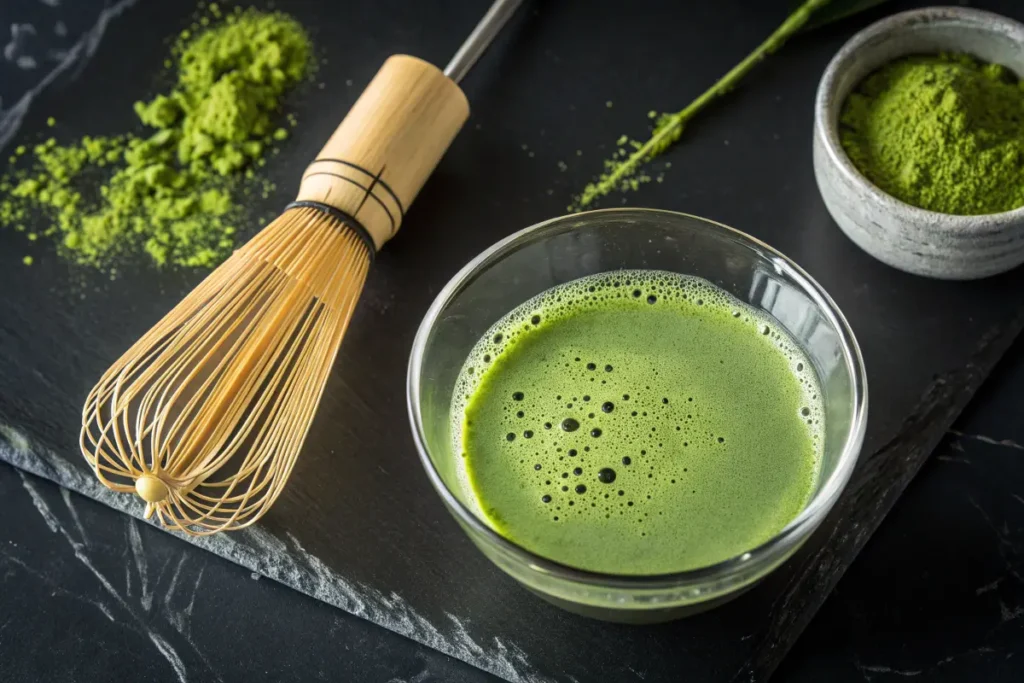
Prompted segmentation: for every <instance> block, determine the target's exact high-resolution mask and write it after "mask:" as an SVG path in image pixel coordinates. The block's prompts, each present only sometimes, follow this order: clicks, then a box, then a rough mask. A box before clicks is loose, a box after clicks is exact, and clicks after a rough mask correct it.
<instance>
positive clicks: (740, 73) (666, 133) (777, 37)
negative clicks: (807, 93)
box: [579, 0, 829, 208]
mask: <svg viewBox="0 0 1024 683" xmlns="http://www.w3.org/2000/svg"><path fill="white" fill-rule="evenodd" d="M828 3H829V0H807V1H806V2H804V4H802V5H801V6H800V7H799V8H798V9H797V10H796V11H795V12H793V14H791V15H790V16H789V18H787V19H786V20H785V21H784V22H782V24H781V25H780V26H779V27H778V28H777V29H775V31H774V33H772V34H771V35H770V36H769V37H768V39H767V40H765V41H764V42H763V43H761V44H760V45H758V46H757V49H755V50H754V51H753V52H751V53H750V54H749V55H747V56H746V58H744V60H743V61H742V62H740V63H739V64H737V65H736V66H734V67H733V68H732V69H731V70H730V71H729V73H727V74H725V76H723V77H722V78H720V79H719V80H718V82H717V83H715V84H714V85H712V86H711V87H710V88H708V89H707V90H705V91H704V93H702V94H701V95H700V97H698V98H697V99H695V100H694V101H693V102H691V103H690V105H689V106H687V107H686V108H685V109H683V110H681V111H679V112H676V113H675V114H669V115H666V116H664V117H662V119H661V120H660V121H659V124H658V126H657V129H656V131H655V132H654V135H652V136H651V138H650V139H649V140H648V141H647V142H645V143H644V144H643V145H642V146H640V148H639V149H637V150H636V151H635V152H633V154H631V155H630V156H629V158H627V159H625V160H623V161H622V162H621V163H620V164H617V165H616V167H615V169H614V170H612V171H611V172H609V173H608V174H606V175H605V176H603V177H602V178H601V179H600V180H599V181H598V182H597V183H595V184H594V185H592V186H591V187H589V188H587V189H586V190H584V192H583V194H582V195H581V196H580V199H579V207H580V208H583V207H586V206H587V205H589V204H590V203H592V202H593V201H594V200H595V199H597V198H599V197H603V196H604V195H606V194H608V193H609V192H611V191H613V190H614V189H615V188H617V187H618V186H619V183H621V182H622V180H623V179H624V178H626V177H628V176H629V175H631V174H632V173H633V172H635V171H636V169H637V167H638V166H639V165H640V164H642V163H644V162H645V161H649V160H650V159H651V158H653V157H654V156H656V155H657V153H658V152H660V151H661V150H663V149H664V148H665V147H667V146H668V145H670V144H671V143H672V142H674V141H675V140H676V139H678V137H679V135H680V133H681V132H682V130H683V127H684V126H685V125H686V123H687V122H688V121H689V120H690V119H692V118H693V117H694V116H695V115H696V114H697V113H698V112H699V111H700V110H701V109H703V108H704V107H706V106H707V105H708V104H709V103H710V102H711V101H712V100H714V99H715V98H717V97H719V96H721V95H724V94H725V93H727V92H728V91H729V90H731V89H732V88H733V87H734V86H735V85H736V84H737V83H738V82H739V81H740V79H742V78H743V77H744V76H745V75H747V73H748V72H749V71H750V70H751V69H752V68H754V66H755V65H756V64H757V63H758V62H760V61H761V60H762V59H764V58H765V57H766V56H768V55H769V54H771V53H772V52H774V51H775V50H777V49H779V48H780V47H782V45H783V43H785V42H786V41H787V40H788V39H789V38H790V37H791V36H792V35H793V34H795V33H796V32H797V31H799V30H800V29H801V28H803V26H804V24H806V23H807V20H808V19H810V17H811V15H812V14H813V13H814V12H815V11H816V10H818V9H821V8H822V7H824V6H825V5H827V4H828Z"/></svg>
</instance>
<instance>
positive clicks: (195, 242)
mask: <svg viewBox="0 0 1024 683" xmlns="http://www.w3.org/2000/svg"><path fill="white" fill-rule="evenodd" d="M210 25H212V28H209V29H207V28H205V27H207V26H210ZM311 51H312V50H311V44H310V41H309V38H308V36H307V35H306V32H305V31H304V30H303V28H302V27H301V26H300V25H299V24H298V23H297V22H296V21H295V20H294V19H292V18H291V17H289V16H287V15H285V14H282V13H279V12H274V13H265V12H260V11H257V10H253V9H249V10H242V9H241V8H235V10H234V11H232V12H230V13H225V12H222V11H221V10H220V9H219V8H218V6H217V5H215V4H211V5H209V6H208V8H207V14H205V15H203V16H202V17H200V18H199V19H198V20H197V22H196V23H195V24H194V25H193V26H192V27H191V29H189V30H186V31H183V32H182V33H181V34H180V35H179V36H178V38H177V40H176V42H175V44H174V46H173V48H172V59H171V60H169V63H170V64H171V65H172V66H175V67H176V70H177V82H176V84H175V86H174V87H173V88H172V89H171V91H170V92H168V93H166V94H160V95H157V96H156V97H154V98H153V99H152V100H150V101H149V102H137V103H136V104H135V113H136V115H137V116H138V119H139V121H140V122H141V123H142V124H144V125H145V126H147V127H149V128H150V129H152V130H151V132H150V133H148V134H143V135H138V134H135V133H129V134H125V135H120V136H112V137H89V136H86V137H83V138H82V139H80V140H78V141H76V142H72V143H70V144H66V145H62V144H58V143H57V141H56V140H55V139H53V138H51V139H49V140H46V141H45V142H43V143H41V144H38V145H36V146H35V147H34V148H33V149H32V150H31V155H30V157H29V166H28V168H19V169H17V170H15V171H13V172H10V173H8V175H7V176H5V177H4V178H3V179H0V196H2V197H3V198H2V199H0V225H4V226H7V227H14V228H15V229H16V230H19V231H24V229H25V228H24V225H23V223H24V222H26V221H27V220H29V219H30V218H32V217H33V216H37V215H39V214H42V216H43V217H44V219H43V220H40V221H39V223H40V224H43V225H45V226H46V227H45V228H43V229H41V230H39V232H40V233H41V234H42V235H44V236H46V237H51V238H53V239H54V240H55V241H56V242H57V243H58V250H59V252H60V253H61V254H62V255H63V256H65V257H67V258H68V259H70V260H71V261H72V262H74V263H77V264H80V265H86V266H95V267H100V268H107V267H110V266H111V264H112V263H113V261H114V259H116V258H117V257H119V256H122V255H126V254H130V253H138V252H140V251H141V252H144V253H145V254H147V255H148V257H149V258H150V259H151V260H152V261H153V262H154V263H155V264H157V265H161V266H162V265H165V264H172V265H176V266H200V267H201V266H212V265H215V264H216V263H218V262H219V261H221V260H222V259H223V258H225V257H226V256H227V255H228V254H230V253H231V250H232V248H233V246H234V243H235V232H236V226H237V224H238V223H239V222H240V221H241V220H242V219H243V218H244V217H245V214H244V209H243V207H242V206H241V205H240V204H241V199H242V198H243V197H244V196H245V195H246V194H251V193H252V192H253V191H254V190H255V191H262V193H263V196H267V193H268V192H269V190H270V189H271V187H272V186H270V184H269V183H268V182H267V181H262V183H261V182H260V181H258V180H257V179H255V177H254V174H253V168H254V167H259V166H262V165H263V163H264V157H265V156H266V155H267V154H268V152H270V151H271V147H272V145H273V143H274V142H275V141H281V140H284V139H286V138H287V137H288V131H287V130H285V129H284V128H281V127H279V126H277V125H275V119H276V118H277V112H278V109H279V107H280V104H281V99H282V96H283V95H284V93H285V92H286V91H287V90H288V89H289V88H291V87H293V86H295V85H296V84H298V83H299V82H300V81H301V80H302V79H303V78H304V77H305V76H306V75H307V74H308V73H309V71H310V69H311V67H312V65H313V60H312V57H311ZM289 122H290V123H292V124H293V125H294V118H290V119H289ZM47 123H48V125H50V126H52V125H53V123H54V120H53V119H52V118H50V119H48V121H47ZM15 152H16V155H17V156H21V155H22V154H25V153H26V150H25V148H24V147H23V146H22V147H18V148H17V149H16V150H15ZM29 238H30V239H32V235H30V236H29ZM28 262H29V261H26V263H28Z"/></svg>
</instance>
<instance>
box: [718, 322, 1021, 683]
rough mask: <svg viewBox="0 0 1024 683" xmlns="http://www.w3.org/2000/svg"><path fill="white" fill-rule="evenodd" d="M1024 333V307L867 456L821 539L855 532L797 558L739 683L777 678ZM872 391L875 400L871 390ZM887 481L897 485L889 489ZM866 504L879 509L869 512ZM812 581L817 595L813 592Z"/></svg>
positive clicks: (739, 674)
mask: <svg viewBox="0 0 1024 683" xmlns="http://www.w3.org/2000/svg"><path fill="white" fill-rule="evenodd" d="M1022 329H1024V307H1022V308H1018V309H1017V310H1016V312H1015V314H1014V316H1013V318H1012V319H1011V320H1010V321H1009V322H1008V323H1006V324H1004V325H1000V326H997V327H994V328H992V329H990V330H989V331H988V333H986V334H985V336H983V337H982V338H981V340H980V342H979V345H978V346H977V347H976V349H975V351H974V354H973V355H972V357H971V359H970V361H969V362H968V363H967V365H965V366H964V368H962V369H960V370H958V371H956V372H951V373H947V374H945V375H941V376H937V377H936V378H935V379H934V380H933V381H932V383H931V384H930V385H929V387H928V390H927V391H926V392H925V394H924V396H922V397H921V400H920V401H919V402H918V404H917V406H916V407H915V409H914V411H913V412H912V413H911V414H910V415H909V416H908V417H907V418H906V420H904V423H903V426H902V427H901V429H900V431H899V433H897V435H896V436H895V437H894V438H893V439H892V440H891V441H889V442H888V443H886V444H885V445H884V446H882V448H881V449H879V450H878V451H876V452H875V453H872V454H871V455H869V456H864V455H863V454H862V455H861V461H860V462H859V463H858V465H857V469H856V470H855V472H854V477H853V479H851V481H850V483H849V484H848V486H847V488H846V490H845V491H844V492H843V495H842V497H841V498H840V499H839V501H838V502H837V503H836V506H835V507H834V508H833V509H832V512H831V513H830V514H829V516H828V517H827V518H826V520H825V521H824V522H822V525H821V527H819V529H818V531H816V532H815V533H817V534H821V533H822V530H823V529H825V528H828V525H829V524H830V523H833V522H835V520H837V519H844V520H846V521H847V523H848V522H849V521H851V520H852V521H854V522H855V523H856V525H855V526H854V527H853V528H852V529H851V528H844V525H842V524H835V523H833V524H832V529H831V534H830V536H829V538H828V539H827V540H824V541H822V542H821V543H820V545H819V547H818V548H817V549H816V550H815V552H813V553H809V554H806V555H801V554H798V555H797V556H796V558H795V559H797V560H798V561H799V565H798V566H796V567H794V568H793V569H792V570H791V571H790V572H789V573H790V580H789V582H788V584H787V585H786V589H785V590H784V591H782V593H781V594H780V595H779V598H778V599H777V600H776V601H775V603H774V604H773V606H772V614H771V616H770V617H769V619H768V623H769V624H771V625H772V629H771V631H770V632H769V633H768V634H767V637H766V638H765V639H764V640H763V641H762V642H761V643H760V645H759V646H758V647H756V648H755V650H754V653H755V654H754V656H753V658H752V659H751V660H750V661H749V662H747V663H746V664H745V665H744V666H743V667H742V668H740V670H739V671H737V673H736V674H735V676H733V678H732V679H731V680H732V681H733V682H737V683H738V682H739V681H747V680H749V681H763V680H767V679H768V678H769V677H770V676H771V674H772V673H773V672H774V671H775V669H776V668H777V667H778V665H779V664H780V663H781V662H782V659H783V658H784V657H785V656H786V654H787V653H788V652H789V649H790V648H791V647H792V646H793V644H794V643H795V642H796V639H797V637H799V635H800V634H801V633H802V632H803V630H804V628H806V627H807V625H808V624H809V623H810V622H811V619H812V618H813V617H814V615H815V614H816V613H817V612H818V610H819V609H820V608H821V606H822V605H823V604H824V602H825V599H826V598H827V597H828V595H829V594H830V593H831V592H832V590H833V589H834V588H835V586H836V584H837V583H839V580H840V579H841V578H842V576H843V574H844V573H845V572H846V569H847V568H848V567H849V566H850V565H851V564H853V561H854V560H855V559H856V558H857V555H859V554H860V551H861V550H862V549H863V548H864V545H865V544H866V543H867V542H868V540H869V539H870V538H871V535H872V534H874V532H875V530H876V529H878V527H879V526H880V525H881V523H882V521H883V520H884V519H885V518H886V516H887V515H888V514H889V511H890V510H891V509H892V507H893V506H894V505H895V504H896V501H897V500H898V499H899V497H900V496H901V495H902V494H903V491H904V490H906V488H907V486H908V485H909V484H910V482H911V481H912V480H913V479H914V477H915V476H916V475H917V473H918V472H919V471H920V469H921V467H922V466H923V465H924V464H925V462H927V460H928V458H929V457H930V456H931V454H932V453H933V452H934V451H935V449H936V448H937V447H938V446H939V444H940V443H941V442H942V440H943V438H945V436H946V434H947V432H948V430H949V428H950V427H951V426H952V425H953V422H954V421H955V420H956V418H957V417H958V416H959V415H960V413H961V412H963V410H964V409H965V408H966V407H967V405H968V404H969V403H970V402H971V400H972V399H973V398H974V395H975V394H976V393H977V391H978V389H980V388H981V386H982V384H983V382H984V381H985V379H986V378H987V377H988V376H989V374H990V373H991V372H992V370H993V369H994V368H995V366H996V364H997V363H998V362H999V360H1000V359H1001V358H1002V357H1003V356H1004V355H1005V354H1006V352H1007V351H1008V350H1009V348H1010V346H1011V345H1012V344H1013V342H1014V341H1015V340H1016V339H1017V337H1018V336H1019V335H1020V332H1021V330H1022ZM959 382H963V385H962V386H961V385H958V383H959ZM868 391H869V401H870V387H869V388H868ZM870 419H871V418H870V405H869V408H868V420H869V421H870ZM887 481H891V482H892V484H891V485H889V486H886V482H887ZM866 502H872V503H874V505H873V506H870V509H869V506H867V505H865V503H866ZM837 536H838V537H839V538H838V539H837ZM813 538H814V537H813V536H812V539H813ZM791 562H792V560H791ZM812 582H814V583H816V584H817V586H818V590H814V591H809V590H806V588H807V586H808V585H809V584H811V583H812ZM801 588H803V589H804V590H803V591H801V590H800V589H801Z"/></svg>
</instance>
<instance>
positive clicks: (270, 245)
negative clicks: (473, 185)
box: [80, 0, 520, 535]
mask: <svg viewBox="0 0 1024 683" xmlns="http://www.w3.org/2000/svg"><path fill="white" fill-rule="evenodd" d="M519 1H520V0H498V1H497V2H495V3H494V5H493V6H492V7H491V9H490V11H489V12H488V13H487V15H486V16H485V17H484V19H483V20H482V21H481V22H480V24H479V25H478V26H477V28H476V30H475V31H474V32H473V34H472V35H471V36H470V38H469V39H468V40H467V42H466V43H465V44H464V45H463V47H462V48H461V49H460V50H459V52H458V53H457V54H456V56H455V58H454V59H453V60H452V62H451V63H450V64H449V65H448V67H447V69H446V70H445V72H441V71H440V70H439V69H437V68H436V67H434V66H432V65H430V64H428V63H426V62H424V61H421V60H419V59H416V58H414V57H407V56H394V57H391V58H390V59H388V60H387V61H386V62H385V63H384V65H383V66H382V67H381V69H380V71H379V72H378V73H377V75H376V76H375V77H374V79H373V81H372V82H371V83H370V85H369V86H368V87H367V89H366V90H365V91H364V92H363V94H362V95H361V96H360V97H359V100H358V101H357V102H356V104H355V105H354V106H353V108H352V109H351V111H350V112H349V114H348V115H347V116H346V117H345V119H344V121H342V123H341V125H340V126H339V127H338V129H337V130H336V131H335V132H334V134H333V135H332V136H331V138H330V139H329V140H328V141H327V144H326V145H324V148H323V149H322V150H321V152H320V154H319V155H318V156H317V158H316V160H314V161H313V163H311V164H310V165H309V167H308V168H307V169H306V172H305V173H304V174H303V177H302V183H301V185H300V187H299V193H298V197H297V200H296V201H295V202H294V203H292V204H291V205H289V206H288V207H287V208H286V210H285V212H284V213H283V214H282V215H281V216H280V217H279V218H277V219H276V220H275V221H273V222H272V223H271V224H270V225H268V226H267V227H265V228H264V229H263V230H262V231H260V232H259V233H258V234H257V235H256V236H255V237H254V238H253V239H252V240H250V241H249V242H248V243H247V244H246V245H245V246H243V247H241V248H240V249H238V250H237V251H236V252H235V253H234V254H233V255H232V256H231V257H230V258H229V259H228V260H227V261H225V262H224V263H223V264H222V265H221V266H220V267H218V268H217V269H216V270H215V271H213V272H212V273H211V274H210V275H209V276H208V277H207V278H206V279H205V280H204V281H203V282H202V283H201V284H200V285H199V286H198V287H197V288H196V289H195V290H193V291H192V292H191V293H190V294H189V295H188V296H186V297H185V299H184V300H182V301H181V302H180V303H179V304H178V305H177V306H175V307H174V308H173V309H172V310H171V312H170V313H168V314H167V315H166V316H165V317H164V318H163V319H162V320H161V321H160V322H158V323H157V324H156V325H155V326H154V327H153V328H152V329H151V330H150V331H149V332H148V333H146V335H145V336H143V337H142V338H141V339H139V341H137V342H136V343H135V344H134V345H133V346H132V347H131V348H130V349H128V351H127V352H126V353H125V354H124V355H123V356H122V357H121V358H120V359H119V360H118V361H117V362H116V363H114V365H113V366H112V367H111V368H110V369H109V370H107V372H106V373H105V374H104V375H103V376H102V377H101V378H100V380H99V383H98V384H97V385H96V386H95V388H93V390H92V391H91V392H90V394H89V396H88V398H87V399H86V403H85V407H84V409H83V411H82V433H81V439H80V443H81V448H82V453H83V455H84V456H85V458H86V460H88V462H89V464H90V465H91V466H92V468H93V471H94V472H95V473H96V476H97V477H98V478H99V479H100V481H101V482H103V484H105V485H106V486H107V487H109V488H111V489H113V490H115V491H121V492H126V493H130V492H135V493H137V494H138V495H139V496H140V497H142V499H143V500H145V501H146V517H147V518H148V517H151V516H152V515H153V514H156V516H157V518H158V519H159V520H160V521H161V523H162V524H164V525H165V526H168V527H171V528H174V529H178V530H180V531H183V532H185V533H188V534H196V535H206V534H212V533H216V532H218V531H223V530H231V529H238V528H241V527H244V526H247V525H249V524H252V523H253V522H255V521H256V520H257V519H259V518H260V517H261V516H262V515H263V514H264V513H265V512H266V511H267V510H268V509H269V508H270V506H271V505H272V504H273V503H274V501H275V500H276V499H277V497H278V496H279V495H280V493H281V491H282V489H283V487H284V485H285V484H286V482H287V480H288V476H289V475H290V474H291V471H292V468H293V467H294V465H295V461H296V458H297V457H298V455H299V452H300V450H301V448H302V444H303V441H304V440H305V438H306V434H307V432H308V430H309V425H310V423H311V422H312V419H313V416H314V414H315V413H316V409H317V405H318V403H319V401H320V396H321V394H322V393H323V390H324V385H325V383H326V381H327V377H328V374H329V373H330V370H331V367H332V365H333V363H334V359H335V356H336V354H337V352H338V347H339V346H340V344H341V340H342V337H343V336H344V334H345V330H346V328H347V327H348V324H349V320H350V319H351V316H352V311H353V310H354V308H355V305H356V302H357V301H358V299H359V295H360V293H361V291H362V288H363V284H364V282H365V280H366V275H367V272H368V271H369V267H370V261H371V259H372V258H373V254H374V253H375V252H376V251H377V250H378V249H380V247H381V246H383V245H384V243H385V242H387V241H388V240H389V239H391V238H392V237H393V236H394V235H395V233H396V232H397V231H398V228H399V227H400V226H401V224H402V219H403V217H404V215H405V210H406V209H407V208H408V206H409V204H410V203H411V202H412V200H413V199H414V198H415V196H416V194H417V193H418V191H419V189H420V188H421V187H422V186H423V183H424V182H426V179H427V177H428V176H429V175H430V173H431V172H432V171H433V169H434V167H435V166H436V165H437V163H438V162H439V161H440V159H441V157H442V155H443V154H444V152H445V150H446V149H447V148H448V145H449V144H450V143H451V141H452V140H453V139H454V138H455V135H456V134H457V133H458V131H459V129H460V128H461V127H462V124H463V123H464V122H465V120H466V118H467V117H468V115H469V105H468V103H467V101H466V97H465V95H464V94H463V93H462V91H461V90H460V89H459V86H458V85H456V81H458V80H459V79H461V77H462V76H463V75H464V74H465V73H466V71H468V69H469V67H470V66H472V64H473V62H475V61H476V59H477V58H478V57H479V56H480V54H481V53H482V52H483V51H484V49H486V47H487V45H488V44H489V42H490V40H491V39H492V38H493V36H494V35H495V34H496V33H497V31H498V30H499V29H500V28H501V26H502V24H504V22H505V21H506V20H507V18H508V17H509V16H510V15H511V13H512V12H513V11H514V10H515V8H516V6H517V5H518V4H519ZM446 74H447V75H446ZM449 76H450V77H449Z"/></svg>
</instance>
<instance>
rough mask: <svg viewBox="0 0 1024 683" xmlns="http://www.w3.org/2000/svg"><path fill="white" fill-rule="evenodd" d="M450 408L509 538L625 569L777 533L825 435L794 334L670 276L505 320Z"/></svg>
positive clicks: (614, 283) (488, 510) (474, 474)
mask: <svg viewBox="0 0 1024 683" xmlns="http://www.w3.org/2000/svg"><path fill="white" fill-rule="evenodd" d="M452 419H453V426H454V429H453V433H454V434H455V436H454V438H455V440H456V444H455V446H456V448H457V449H458V450H459V452H461V453H462V454H463V460H462V463H463V465H464V467H463V470H462V475H463V477H464V483H465V485H466V486H467V488H468V489H469V490H471V491H472V492H473V495H474V496H475V499H476V502H477V505H478V506H479V510H480V512H482V513H483V515H485V516H486V518H487V519H488V520H489V521H490V523H491V524H492V526H493V527H494V528H495V529H496V530H497V531H498V532H499V533H501V534H502V535H504V536H505V537H506V538H508V539H510V540H512V541H514V542H516V543H518V544H520V545H522V546H523V547H525V548H527V549H529V550H531V551H533V552H535V553H537V554H539V555H542V556H544V557H547V558H550V559H552V560H555V561H558V562H561V563H564V564H567V565H570V566H573V567H577V568H580V569H586V570H591V571H597V572H606V573H616V574H660V573H669V572H676V571H683V570H687V569H694V568H697V567H702V566H707V565H710V564H714V563H716V562H720V561H722V560H726V559H728V558H731V557H734V556H737V555H740V554H742V553H743V552H745V551H747V550H750V549H752V548H754V547H755V546H757V545H759V544H761V543H763V542H765V541H767V540H768V539H770V538H771V537H772V536H774V535H775V534H776V533H778V531H779V530H781V529H782V528H783V527H784V526H785V525H786V524H787V523H788V522H789V521H790V520H791V519H793V518H794V517H795V516H796V515H797V514H798V513H799V512H800V510H801V509H803V507H804V505H805V504H806V503H807V501H808V499H809V498H810V496H811V493H812V489H813V485H814V482H815V478H816V476H817V472H818V464H819V461H820V456H821V444H822V439H823V437H822V434H823V433H824V429H823V427H824V425H823V424H822V401H821V392H820V391H819V388H818V382H817V377H816V375H815V373H814V370H813V368H812V365H811V363H810V361H809V360H808V359H807V357H806V356H805V355H804V353H803V352H802V351H801V349H800V348H799V347H798V346H797V345H796V343H795V342H793V340H792V339H791V338H790V337H789V336H788V335H787V334H786V333H785V332H784V331H782V330H781V329H780V328H779V327H778V326H777V325H776V324H774V322H773V321H772V320H771V319H770V318H768V317H766V316H765V315H764V314H762V313H760V312H758V311H755V310H754V309H753V308H751V307H749V306H747V305H746V304H743V303H741V302H739V301H737V300H736V299H735V298H733V297H732V296H731V295H729V294H727V293H726V292H724V291H722V290H721V289H718V288H717V287H715V286H713V285H711V284H710V283H708V282H706V281H704V280H701V279H698V278H693V277H687V276H681V275H676V274H672V273H667V272H662V271H615V272H609V273H602V274H599V275H594V276H590V277H587V278H583V279H581V280H576V281H573V282H570V283H567V284H565V285H561V286H559V287H555V288H554V289H551V290H548V291H547V292H544V293H543V294H541V295H539V296H537V297H534V298H533V299H531V300H530V301H527V302H526V303H524V304H523V305H521V306H520V307H518V308H516V309H515V310H514V311H512V312H511V313H509V314H508V315H506V316H505V317H504V318H502V319H501V320H500V321H499V322H498V323H496V324H495V325H494V326H493V327H492V328H491V329H490V330H489V331H488V332H487V334H486V335H485V336H484V337H483V338H482V339H481V340H480V341H479V342H478V343H477V345H476V346H475V347H474V349H473V351H472V352H471V354H470V356H469V358H468V360H467V361H466V364H465V366H464V367H463V370H462V374H461V376H460V378H459V381H458V383H457V387H456V392H455V400H454V402H453V406H452Z"/></svg>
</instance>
